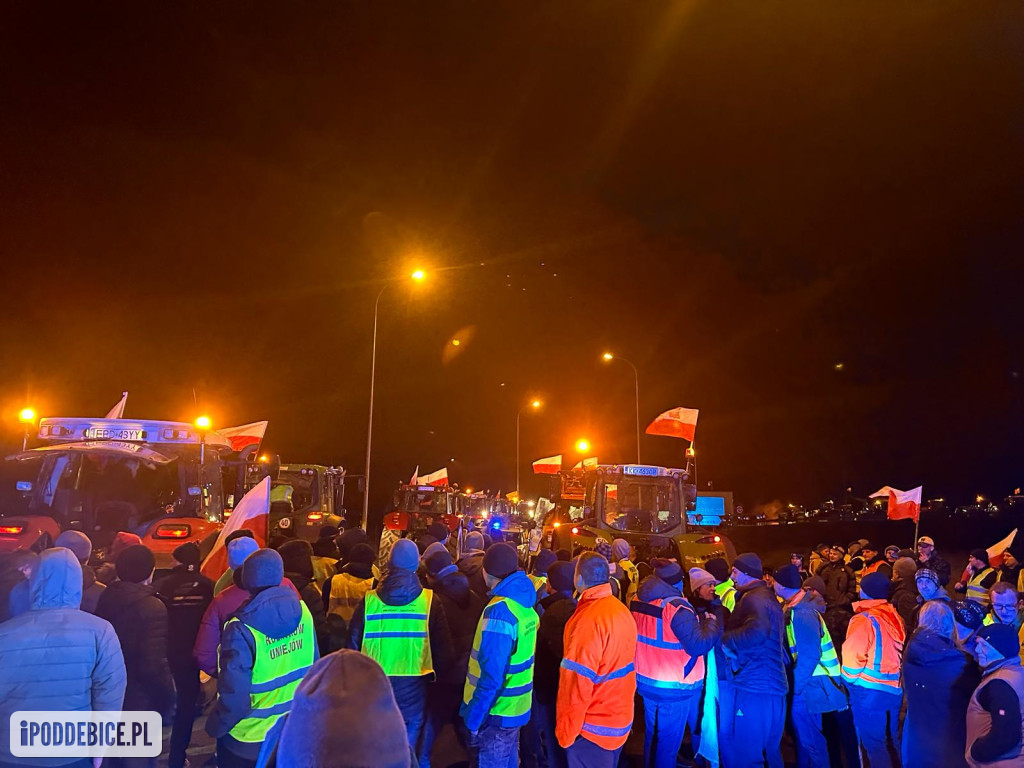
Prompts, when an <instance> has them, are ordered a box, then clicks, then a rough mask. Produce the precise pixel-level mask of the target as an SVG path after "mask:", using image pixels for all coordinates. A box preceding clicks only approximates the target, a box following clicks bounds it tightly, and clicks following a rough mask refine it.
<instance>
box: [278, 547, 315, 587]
mask: <svg viewBox="0 0 1024 768" xmlns="http://www.w3.org/2000/svg"><path fill="white" fill-rule="evenodd" d="M277 551H278V553H279V554H280V555H281V560H282V561H283V562H284V570H285V573H297V574H298V575H299V576H305V577H306V578H307V579H312V578H313V560H312V557H313V546H312V545H311V544H310V543H309V542H308V541H306V540H305V539H292V540H291V541H286V542H285V543H284V544H282V545H281V546H280V547H278V549H277Z"/></svg>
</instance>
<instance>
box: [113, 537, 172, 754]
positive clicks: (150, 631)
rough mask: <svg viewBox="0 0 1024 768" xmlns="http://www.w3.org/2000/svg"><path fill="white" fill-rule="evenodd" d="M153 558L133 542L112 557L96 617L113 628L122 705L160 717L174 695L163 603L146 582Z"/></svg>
mask: <svg viewBox="0 0 1024 768" xmlns="http://www.w3.org/2000/svg"><path fill="white" fill-rule="evenodd" d="M155 566H156V560H155V558H154V557H153V553H152V552H151V551H150V550H149V548H148V547H146V546H144V545H142V544H135V545H133V546H131V547H128V548H127V549H125V550H123V551H122V552H121V553H120V554H119V555H118V557H117V581H115V582H114V583H113V584H108V585H107V588H106V589H104V590H103V594H102V595H100V599H99V602H98V603H97V605H96V615H97V616H99V617H100V618H101V619H106V620H107V621H109V622H110V624H111V626H113V628H114V631H115V632H116V633H117V638H118V640H119V641H120V643H121V652H122V653H123V654H124V664H125V669H126V670H127V674H128V685H127V688H126V689H125V694H124V708H125V709H126V710H129V711H142V710H152V711H156V712H159V713H160V714H161V716H163V718H164V719H165V720H168V719H170V717H171V716H172V715H173V713H174V705H175V700H176V694H175V691H174V679H173V677H172V676H171V667H170V664H169V662H168V659H167V606H166V605H164V602H163V600H161V599H160V598H159V597H158V596H157V594H156V590H154V589H153V587H152V586H151V585H152V583H153V569H154V568H155ZM114 761H115V763H116V764H119V765H125V766H140V767H141V766H156V758H155V757H121V758H115V759H114Z"/></svg>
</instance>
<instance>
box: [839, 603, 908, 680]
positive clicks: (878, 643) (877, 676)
mask: <svg viewBox="0 0 1024 768" xmlns="http://www.w3.org/2000/svg"><path fill="white" fill-rule="evenodd" d="M858 615H860V616H866V617H867V619H868V621H869V622H870V623H871V628H872V629H873V630H874V633H875V651H874V656H873V657H872V658H871V660H870V663H869V664H868V665H867V666H865V667H864V668H863V669H854V668H852V667H846V666H844V667H842V671H843V677H844V678H845V679H846V681H847V682H849V683H851V684H853V685H859V686H862V687H865V688H874V689H875V690H879V691H890V692H892V691H893V690H894V689H895V692H896V693H899V690H900V673H899V672H898V671H897V672H883V671H882V642H883V640H884V638H885V636H884V635H883V634H882V625H881V624H880V623H879V621H878V619H876V618H875V617H874V616H870V615H868V614H866V613H862V614H858Z"/></svg>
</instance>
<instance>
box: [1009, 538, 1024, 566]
mask: <svg viewBox="0 0 1024 768" xmlns="http://www.w3.org/2000/svg"><path fill="white" fill-rule="evenodd" d="M1006 551H1007V552H1009V553H1010V554H1011V555H1013V559H1014V560H1016V561H1017V562H1018V563H1024V539H1017V538H1014V540H1013V544H1011V545H1010V546H1008V547H1007V548H1006Z"/></svg>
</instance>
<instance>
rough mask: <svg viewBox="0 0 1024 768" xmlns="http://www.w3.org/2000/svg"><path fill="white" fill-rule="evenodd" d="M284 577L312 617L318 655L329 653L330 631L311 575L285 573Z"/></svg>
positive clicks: (292, 572) (322, 602) (320, 598)
mask: <svg viewBox="0 0 1024 768" xmlns="http://www.w3.org/2000/svg"><path fill="white" fill-rule="evenodd" d="M284 576H285V578H286V579H290V580H291V582H292V584H294V585H295V588H296V589H297V590H298V591H299V597H301V598H302V602H304V603H305V604H306V607H307V608H309V615H310V616H312V617H313V628H314V630H315V631H316V644H317V646H318V647H319V648H320V655H321V656H322V655H324V654H326V653H329V652H330V648H329V646H330V630H329V629H328V627H327V612H326V611H325V610H324V601H323V596H322V594H321V592H320V590H319V589H317V586H316V582H315V581H314V580H313V576H312V574H304V573H295V572H294V571H286V572H285V575H284Z"/></svg>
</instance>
